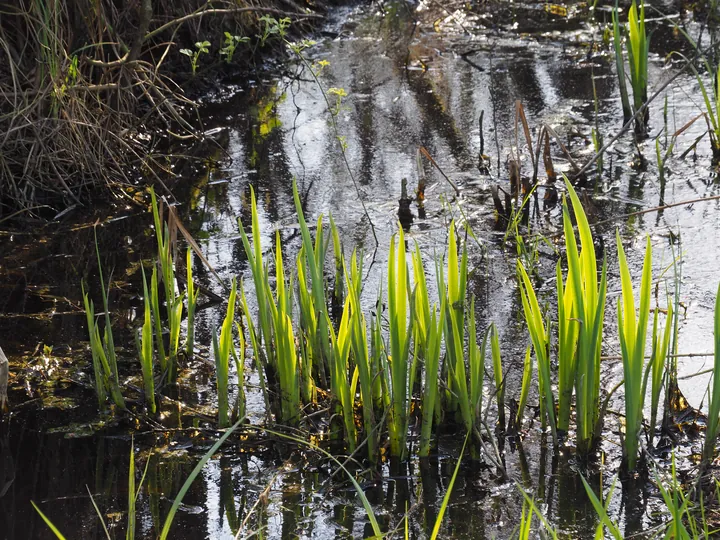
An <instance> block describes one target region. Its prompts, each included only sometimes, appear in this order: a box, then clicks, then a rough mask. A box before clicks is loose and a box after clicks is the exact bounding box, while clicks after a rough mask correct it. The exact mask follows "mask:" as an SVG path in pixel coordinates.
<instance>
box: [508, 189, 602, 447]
mask: <svg viewBox="0 0 720 540" xmlns="http://www.w3.org/2000/svg"><path fill="white" fill-rule="evenodd" d="M565 185H566V187H567V190H568V194H569V196H570V201H571V202H572V208H573V211H574V214H575V220H576V221H577V228H578V232H579V236H580V248H578V243H577V240H576V238H575V232H574V230H573V223H572V219H571V217H570V210H569V207H568V202H567V200H563V230H564V236H565V244H566V257H567V267H568V270H567V278H566V280H565V283H564V286H563V279H562V270H561V268H560V266H559V264H558V267H557V269H556V272H557V287H558V289H557V292H558V325H557V326H558V357H557V362H558V392H559V400H558V405H559V408H558V417H557V418H558V421H557V424H556V420H555V403H554V396H553V392H552V379H551V375H550V357H549V356H550V353H549V344H550V335H549V332H548V330H547V329H546V328H547V327H548V326H549V325H547V324H546V322H545V320H544V314H543V311H542V310H541V308H540V304H539V302H538V300H537V296H536V294H535V291H534V289H533V285H532V282H531V281H530V277H529V275H528V273H527V271H526V270H525V267H524V266H523V264H522V262H520V261H518V273H519V276H520V293H521V299H522V303H523V310H524V312H525V320H526V322H527V325H528V330H529V332H530V337H531V340H532V343H533V349H534V350H535V357H536V358H537V361H538V386H539V388H540V396H541V418H542V419H545V418H547V421H548V422H549V423H550V427H551V430H552V433H553V440H554V441H555V442H557V432H556V430H557V429H560V430H562V431H566V430H567V429H568V426H569V422H570V406H571V398H572V388H573V387H574V389H575V403H576V409H577V414H576V423H577V447H578V451H579V452H580V454H581V455H585V456H587V455H588V454H589V453H590V451H591V449H592V448H593V446H594V444H595V442H596V441H597V440H598V437H599V433H600V420H601V418H600V416H599V414H600V413H599V405H600V403H599V402H600V351H601V345H602V329H603V319H604V315H605V295H606V291H607V277H606V270H605V263H603V266H602V272H601V277H600V281H599V282H598V276H597V261H596V257H595V246H594V244H593V239H592V234H591V232H590V225H589V223H588V220H587V216H586V215H585V212H584V211H583V208H582V205H581V203H580V199H579V198H578V196H577V194H576V193H575V190H574V189H573V187H572V185H571V184H570V182H569V181H568V180H567V178H565ZM543 409H544V410H543Z"/></svg>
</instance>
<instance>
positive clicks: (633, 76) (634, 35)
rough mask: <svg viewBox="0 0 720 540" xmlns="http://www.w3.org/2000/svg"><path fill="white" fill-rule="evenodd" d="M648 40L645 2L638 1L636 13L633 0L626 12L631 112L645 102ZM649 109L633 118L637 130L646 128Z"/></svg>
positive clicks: (638, 108)
mask: <svg viewBox="0 0 720 540" xmlns="http://www.w3.org/2000/svg"><path fill="white" fill-rule="evenodd" d="M649 50H650V40H649V39H648V38H647V34H646V33H645V4H644V3H643V2H642V0H641V2H640V11H639V13H638V8H637V4H636V3H635V0H633V3H632V4H631V6H630V11H629V12H628V60H629V64H630V84H631V85H632V88H633V106H634V109H633V113H636V112H637V111H639V110H640V108H641V107H642V106H643V105H645V103H646V102H647V99H648V96H647V84H648V54H649ZM649 112H650V111H649V109H645V113H643V115H641V116H639V117H637V118H636V119H635V122H636V127H637V130H638V131H642V132H644V131H645V130H646V129H647V121H648V118H649Z"/></svg>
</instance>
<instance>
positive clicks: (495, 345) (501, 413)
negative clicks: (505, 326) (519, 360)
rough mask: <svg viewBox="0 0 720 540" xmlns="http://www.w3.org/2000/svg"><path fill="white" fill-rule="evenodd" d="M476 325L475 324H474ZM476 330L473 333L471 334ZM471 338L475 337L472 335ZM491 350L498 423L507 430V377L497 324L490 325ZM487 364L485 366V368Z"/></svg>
mask: <svg viewBox="0 0 720 540" xmlns="http://www.w3.org/2000/svg"><path fill="white" fill-rule="evenodd" d="M471 317H472V319H471V321H472V322H473V323H474V320H473V319H474V315H473V316H471ZM473 326H474V324H473ZM473 334H474V332H472V333H471V336H472V335H473ZM471 339H474V338H472V337H471ZM490 350H491V354H492V361H493V373H494V374H495V399H496V400H497V407H498V425H499V426H500V428H501V429H502V430H505V427H506V425H507V424H506V423H505V377H504V375H503V369H502V359H501V358H500V338H499V335H498V330H497V326H495V324H494V323H493V324H491V325H490ZM484 367H485V366H483V369H484Z"/></svg>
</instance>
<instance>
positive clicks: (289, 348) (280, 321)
mask: <svg viewBox="0 0 720 540" xmlns="http://www.w3.org/2000/svg"><path fill="white" fill-rule="evenodd" d="M275 281H276V286H275V297H276V299H275V301H273V300H272V295H270V304H269V305H270V316H271V319H272V326H273V328H274V336H273V337H274V340H273V345H274V347H275V354H276V357H275V360H276V365H277V373H278V379H279V382H280V411H281V415H280V421H281V422H283V423H286V424H297V423H298V421H299V419H300V386H299V384H298V361H297V354H296V348H295V334H294V332H293V324H292V303H293V300H292V289H293V282H292V279H290V282H289V284H288V283H287V282H286V278H285V267H284V265H283V258H282V247H281V241H280V232H279V231H278V232H276V233H275Z"/></svg>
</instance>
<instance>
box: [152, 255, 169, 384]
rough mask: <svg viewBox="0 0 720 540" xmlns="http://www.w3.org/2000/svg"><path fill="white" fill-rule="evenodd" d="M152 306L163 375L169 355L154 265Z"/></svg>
mask: <svg viewBox="0 0 720 540" xmlns="http://www.w3.org/2000/svg"><path fill="white" fill-rule="evenodd" d="M150 307H151V309H152V315H153V320H154V326H155V343H156V345H157V351H158V360H159V364H160V371H161V372H162V374H163V377H164V376H165V374H166V373H167V355H166V354H165V340H164V338H163V327H162V315H161V314H160V289H159V286H158V272H157V266H153V270H152V275H151V276H150Z"/></svg>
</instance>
